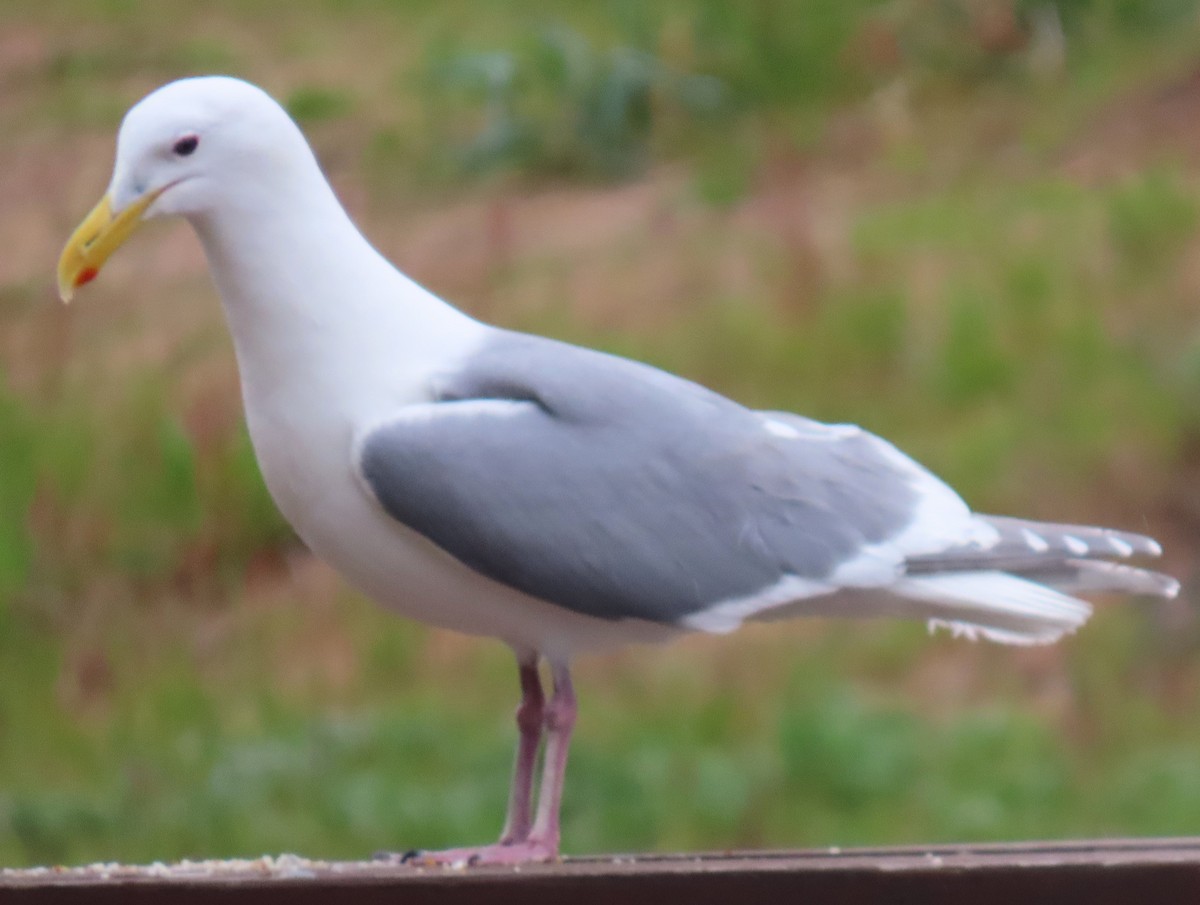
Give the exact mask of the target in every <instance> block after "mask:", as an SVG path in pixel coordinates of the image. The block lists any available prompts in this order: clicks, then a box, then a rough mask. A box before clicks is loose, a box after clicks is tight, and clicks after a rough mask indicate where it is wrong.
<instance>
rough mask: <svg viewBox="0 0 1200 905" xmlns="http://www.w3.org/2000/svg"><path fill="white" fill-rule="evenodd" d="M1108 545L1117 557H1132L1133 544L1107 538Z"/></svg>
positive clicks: (1110, 537) (1111, 537) (1116, 538)
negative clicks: (1115, 552)
mask: <svg viewBox="0 0 1200 905" xmlns="http://www.w3.org/2000/svg"><path fill="white" fill-rule="evenodd" d="M1108 545H1109V546H1110V547H1112V548H1113V549H1114V550H1116V551H1117V555H1118V556H1133V544H1130V543H1128V542H1126V541H1123V540H1121V538H1119V537H1113V536H1109V538H1108Z"/></svg>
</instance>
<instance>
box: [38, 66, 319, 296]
mask: <svg viewBox="0 0 1200 905" xmlns="http://www.w3.org/2000/svg"><path fill="white" fill-rule="evenodd" d="M313 176H315V177H316V179H315V180H314V179H313V178H312V177H313ZM305 177H307V178H305ZM305 184H316V185H318V186H320V187H321V189H322V191H324V187H325V182H324V179H323V178H321V177H320V170H319V167H318V166H317V163H316V161H315V159H314V158H313V155H312V152H311V150H309V147H308V143H307V142H306V141H305V140H304V136H303V135H302V134H301V132H300V129H299V128H298V127H297V126H296V124H295V123H294V122H293V121H292V119H291V118H290V117H289V116H288V114H287V113H286V112H285V111H284V109H283V108H282V107H280V106H279V104H277V103H276V102H275V101H274V100H273V99H272V98H271V97H270V95H268V94H267V93H266V92H264V91H263V90H262V89H260V88H257V87H255V86H254V85H251V84H249V83H248V82H243V81H241V80H239V79H234V78H229V77H225V76H206V77H203V78H193V79H183V80H180V81H177V82H171V83H170V84H167V85H164V86H163V87H162V88H159V89H158V90H157V91H154V92H153V93H151V94H150V95H148V96H147V97H145V98H143V99H142V100H141V101H140V102H138V103H137V104H136V105H135V106H134V107H132V108H131V109H130V110H129V112H128V113H126V114H125V119H124V121H123V122H122V123H121V130H120V133H119V134H118V137H117V157H116V163H115V165H114V167H113V176H112V181H111V183H110V184H109V187H108V192H107V194H106V195H105V196H104V198H103V199H102V200H101V201H100V203H99V204H98V205H97V206H96V208H95V210H93V211H92V213H91V214H90V215H89V216H88V217H87V218H86V219H85V220H84V222H83V223H82V224H81V225H80V227H79V228H78V229H77V230H76V231H75V234H74V235H72V237H71V239H70V241H68V243H67V246H66V248H65V249H64V250H63V254H62V257H61V258H60V260H59V272H58V276H59V292H60V294H62V296H63V298H64V299H69V298H70V296H71V295H72V294H73V292H74V290H75V288H76V287H78V286H81V285H83V284H84V283H86V282H88V281H89V280H91V279H92V278H94V277H95V276H96V274H97V273H98V272H99V269H100V266H101V265H102V264H103V263H104V261H105V260H106V259H107V258H108V257H109V255H111V254H112V253H113V252H114V251H115V250H116V249H117V247H118V246H120V244H121V243H122V242H124V241H125V239H126V238H128V236H129V235H130V233H132V232H133V230H134V228H135V227H136V226H137V224H138V223H139V222H141V221H142V220H143V219H149V218H152V217H158V216H162V215H170V214H178V215H182V216H185V217H189V218H191V219H194V220H195V219H200V218H203V217H204V216H206V215H208V214H210V213H212V212H214V211H219V210H237V209H239V208H243V209H244V208H246V206H247V205H258V207H259V208H261V207H262V205H263V203H264V199H269V198H270V196H271V193H272V192H275V191H283V190H285V189H286V190H289V191H290V192H291V193H293V194H294V193H295V191H296V187H297V186H299V185H305ZM267 203H269V201H267Z"/></svg>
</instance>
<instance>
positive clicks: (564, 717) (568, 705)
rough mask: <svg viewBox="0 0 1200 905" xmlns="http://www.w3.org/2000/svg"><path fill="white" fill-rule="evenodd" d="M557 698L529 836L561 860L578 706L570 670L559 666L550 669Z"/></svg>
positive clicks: (551, 709)
mask: <svg viewBox="0 0 1200 905" xmlns="http://www.w3.org/2000/svg"><path fill="white" fill-rule="evenodd" d="M551 669H552V671H553V675H554V697H552V698H551V699H550V706H549V707H547V708H546V762H545V764H544V765H543V767H542V788H541V792H540V793H539V795H538V811H537V819H536V820H535V821H534V824H533V830H532V831H531V832H530V834H529V842H530V844H532V845H540V846H542V847H544V848H545V849H546V850H547V851H549V852H552V853H553V857H555V858H557V857H558V842H559V835H560V834H559V826H558V812H559V810H560V809H561V807H562V790H563V780H564V779H565V778H566V775H567V752H568V750H569V749H570V746H571V730H572V729H574V728H575V715H576V713H577V712H578V706H577V705H576V702H575V689H574V688H573V687H572V686H571V673H570V670H569V669H568V668H567V667H566V666H565V665H564V664H560V663H555V664H552V665H551Z"/></svg>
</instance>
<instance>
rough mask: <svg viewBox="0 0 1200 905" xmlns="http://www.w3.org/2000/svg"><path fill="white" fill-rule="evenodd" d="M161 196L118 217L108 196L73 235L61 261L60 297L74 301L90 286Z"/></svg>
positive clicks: (141, 201)
mask: <svg viewBox="0 0 1200 905" xmlns="http://www.w3.org/2000/svg"><path fill="white" fill-rule="evenodd" d="M161 194H162V189H158V190H156V191H153V192H147V193H146V194H144V195H142V197H140V198H138V199H137V200H136V201H135V202H133V204H131V205H129V206H128V207H126V208H125V209H124V210H123V211H121V212H120V213H118V214H114V213H113V207H112V197H111V196H110V195H105V196H104V197H103V198H101V199H100V203H99V204H97V205H96V206H95V207H94V208H92V212H91V213H90V214H88V215H87V217H85V218H84V220H83V222H82V223H80V224H79V226H78V227H76V229H75V232H73V233H71V238H70V239H68V240H67V245H66V247H65V248H63V250H62V254H61V255H60V256H59V259H58V294H59V297H60V298H62V300H63V301H64V302H69V301H71V297H72V296H73V295H75V290H76V289H78V288H79V287H80V286H82V285H83V284H84V283H88V282H91V281H92V280H94V279H95V278H96V274H98V273H99V272H100V268H101V267H102V266H103V265H104V262H105V261H107V260H108V259H109V256H110V255H112V253H113V252H114V251H116V250H117V249H118V248H120V247H121V245H122V244H123V243H124V242H125V240H126V239H128V238H129V237H130V236H131V235H132V234H133V231H134V230H135V229H137V227H138V224H139V223H141V221H142V214H143V213H145V211H146V208H148V207H149V206H150V205H151V204H153V203H154V201H155V199H156V198H158V196H159V195H161Z"/></svg>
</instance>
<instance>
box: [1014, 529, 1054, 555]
mask: <svg viewBox="0 0 1200 905" xmlns="http://www.w3.org/2000/svg"><path fill="white" fill-rule="evenodd" d="M1021 540H1023V541H1025V545H1026V546H1027V547H1029V549H1030V550H1033V551H1034V552H1035V553H1045V552H1046V551H1047V550H1049V549H1050V544H1049V543H1048V542H1047V541H1046V538H1044V537H1042V536H1041V535H1040V534H1038V533H1037V532H1036V531H1030V530H1029V529H1028V528H1022V529H1021Z"/></svg>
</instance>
